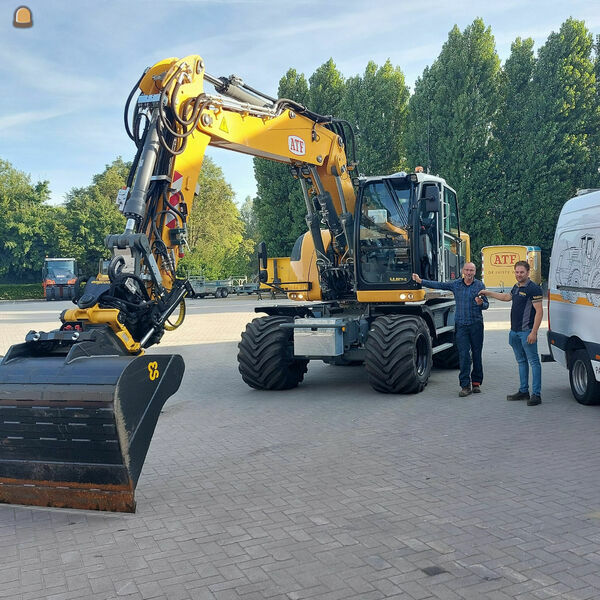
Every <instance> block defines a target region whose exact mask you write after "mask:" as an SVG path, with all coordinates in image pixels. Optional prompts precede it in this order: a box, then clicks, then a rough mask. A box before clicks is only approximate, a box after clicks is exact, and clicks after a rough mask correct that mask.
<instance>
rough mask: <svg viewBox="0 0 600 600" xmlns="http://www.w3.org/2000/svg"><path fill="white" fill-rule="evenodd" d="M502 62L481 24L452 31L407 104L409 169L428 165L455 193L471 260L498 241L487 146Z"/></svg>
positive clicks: (494, 182) (478, 21)
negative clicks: (466, 232) (488, 245)
mask: <svg viewBox="0 0 600 600" xmlns="http://www.w3.org/2000/svg"><path fill="white" fill-rule="evenodd" d="M499 74H500V59H499V58H498V55H497V53H496V49H495V44H494V37H493V35H492V33H491V30H490V28H489V27H486V26H485V24H484V22H483V21H482V20H481V19H475V21H473V23H472V24H471V25H469V26H468V27H467V28H466V29H465V30H464V32H461V31H460V30H459V28H458V27H456V26H455V27H454V28H453V29H452V30H451V31H450V33H449V35H448V40H447V41H446V43H445V44H444V46H443V47H442V51H441V53H440V55H439V56H438V58H437V59H436V60H435V62H434V63H433V64H432V66H431V67H430V68H429V69H428V70H426V71H425V72H424V74H423V77H421V78H420V79H419V80H418V81H417V84H416V85H415V93H414V94H413V96H412V97H411V99H410V101H409V114H410V119H411V121H412V123H411V125H410V127H409V132H408V136H407V146H408V148H407V150H408V158H409V162H410V163H411V164H413V165H414V164H416V163H417V162H420V161H421V160H422V159H423V157H426V158H427V159H428V160H427V161H426V164H428V165H429V168H430V171H431V172H433V173H436V174H440V175H441V176H443V177H444V178H445V179H446V180H447V181H448V183H449V185H451V186H452V187H454V188H455V189H456V190H457V192H458V197H459V204H460V208H461V215H462V218H461V228H462V229H464V230H466V231H468V232H469V233H470V234H471V237H472V245H471V249H472V256H473V258H474V259H475V260H478V258H479V249H480V248H481V247H482V246H483V245H487V244H490V243H494V242H495V241H496V240H498V239H499V238H500V237H501V234H500V231H499V227H498V218H497V214H496V208H497V202H496V197H497V193H498V178H497V176H496V174H495V172H494V166H493V161H492V156H491V155H492V147H491V145H490V141H491V132H492V124H493V120H494V118H495V115H496V111H497V106H498V85H499Z"/></svg>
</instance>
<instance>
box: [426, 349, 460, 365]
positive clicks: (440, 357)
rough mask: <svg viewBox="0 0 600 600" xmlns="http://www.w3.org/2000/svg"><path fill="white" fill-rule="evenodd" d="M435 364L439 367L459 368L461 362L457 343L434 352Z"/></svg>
mask: <svg viewBox="0 0 600 600" xmlns="http://www.w3.org/2000/svg"><path fill="white" fill-rule="evenodd" d="M433 366H434V367H436V368H437V369H458V368H459V367H460V364H459V357H458V348H457V347H456V344H454V346H452V348H448V349H447V350H442V351H441V352H438V353H437V354H434V355H433Z"/></svg>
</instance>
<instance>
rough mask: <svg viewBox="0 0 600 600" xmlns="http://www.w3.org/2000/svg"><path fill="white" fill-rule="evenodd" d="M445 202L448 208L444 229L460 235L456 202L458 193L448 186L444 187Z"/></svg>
mask: <svg viewBox="0 0 600 600" xmlns="http://www.w3.org/2000/svg"><path fill="white" fill-rule="evenodd" d="M444 204H445V208H446V214H445V216H444V231H445V232H446V233H451V234H452V235H454V236H456V237H458V236H459V235H460V231H459V227H458V204H457V202H456V194H455V193H454V192H453V191H452V190H449V189H448V188H444Z"/></svg>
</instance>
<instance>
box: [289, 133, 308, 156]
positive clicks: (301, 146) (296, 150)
mask: <svg viewBox="0 0 600 600" xmlns="http://www.w3.org/2000/svg"><path fill="white" fill-rule="evenodd" d="M288 148H289V149H290V152H291V153H292V154H296V155H297V156H304V155H305V154H306V144H305V143H304V140H303V139H302V138H299V137H298V136H297V135H289V136H288Z"/></svg>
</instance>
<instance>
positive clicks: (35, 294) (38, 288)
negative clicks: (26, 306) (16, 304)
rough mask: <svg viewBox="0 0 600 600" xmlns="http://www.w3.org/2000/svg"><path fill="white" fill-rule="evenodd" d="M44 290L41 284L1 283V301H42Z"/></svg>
mask: <svg viewBox="0 0 600 600" xmlns="http://www.w3.org/2000/svg"><path fill="white" fill-rule="evenodd" d="M43 298H44V288H42V284H41V283H25V284H16V283H0V300H41V299H43Z"/></svg>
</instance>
